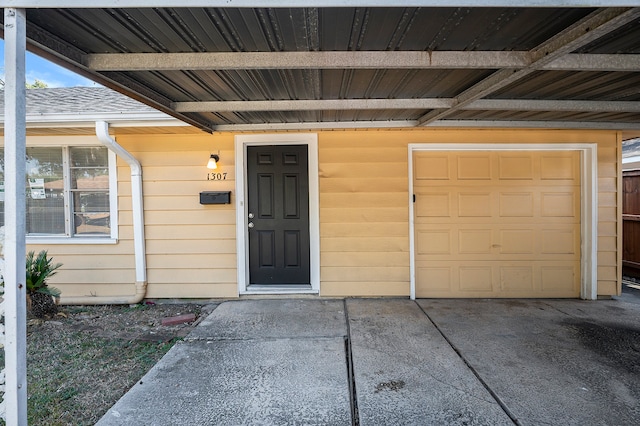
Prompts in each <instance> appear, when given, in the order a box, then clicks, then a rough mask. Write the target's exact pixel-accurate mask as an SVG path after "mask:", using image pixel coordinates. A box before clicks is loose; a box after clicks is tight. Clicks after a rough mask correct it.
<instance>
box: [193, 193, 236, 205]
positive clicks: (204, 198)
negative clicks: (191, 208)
mask: <svg viewBox="0 0 640 426" xmlns="http://www.w3.org/2000/svg"><path fill="white" fill-rule="evenodd" d="M200 204H231V191H202V192H201V193H200Z"/></svg>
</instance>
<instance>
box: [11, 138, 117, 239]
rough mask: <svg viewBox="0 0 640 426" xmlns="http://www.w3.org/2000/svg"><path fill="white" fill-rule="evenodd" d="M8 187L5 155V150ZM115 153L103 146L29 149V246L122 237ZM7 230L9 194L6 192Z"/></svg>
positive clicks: (27, 194)
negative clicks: (118, 218) (119, 232)
mask: <svg viewBox="0 0 640 426" xmlns="http://www.w3.org/2000/svg"><path fill="white" fill-rule="evenodd" d="M0 159H2V161H1V162H0V182H2V190H3V189H4V151H2V152H0ZM115 163H116V159H115V155H114V154H113V153H112V152H111V151H109V150H108V149H107V148H106V147H103V146H100V145H93V146H87V145H80V146H72V145H68V146H67V145H64V146H53V145H47V146H27V148H26V182H25V190H26V194H25V195H26V212H25V213H26V233H27V243H41V242H46V243H65V242H69V243H82V242H88V243H98V242H114V240H115V239H116V238H117V219H116V218H117V206H116V200H117V196H116V194H115V191H116V187H117V179H116V167H115ZM1 194H2V195H1V196H0V204H1V207H2V214H1V216H0V226H4V197H3V196H4V192H2V193H1Z"/></svg>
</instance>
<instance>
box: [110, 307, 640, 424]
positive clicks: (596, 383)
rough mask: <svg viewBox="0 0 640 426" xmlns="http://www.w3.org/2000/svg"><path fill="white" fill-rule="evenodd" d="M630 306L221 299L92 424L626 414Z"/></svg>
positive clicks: (619, 420)
mask: <svg viewBox="0 0 640 426" xmlns="http://www.w3.org/2000/svg"><path fill="white" fill-rule="evenodd" d="M638 401H640V304H636V303H629V302H627V301H624V300H609V301H598V302H585V301H577V300H566V301H559V300H530V301H527V300H419V301H417V302H413V301H410V300H406V299H347V300H335V299H282V300H242V301H231V302H225V303H222V304H221V305H220V306H218V308H216V309H215V310H214V311H213V313H211V314H210V315H209V317H207V318H206V319H205V320H204V321H203V322H201V323H200V324H199V326H198V327H196V328H195V329H194V330H193V332H192V333H191V334H190V335H189V336H188V337H187V338H186V339H185V341H183V342H179V343H178V344H176V345H175V346H174V347H173V348H172V349H171V350H170V351H169V352H168V353H167V355H166V356H165V357H164V358H163V359H162V360H161V361H160V362H159V363H158V364H157V365H156V366H155V367H154V368H153V369H152V370H151V371H149V373H148V374H147V375H146V376H145V377H143V378H142V379H141V380H140V382H139V383H137V384H136V385H135V386H134V387H133V388H132V389H131V390H130V391H129V392H128V393H127V394H126V395H125V396H124V397H123V398H122V399H121V400H120V401H118V402H117V403H116V404H115V405H114V406H113V407H112V408H111V409H110V410H109V411H108V412H107V413H106V414H105V416H104V417H103V418H102V419H101V420H100V422H99V423H98V424H99V425H131V424H135V425H178V424H179V425H183V424H184V425H187V424H188V425H217V424H219V425H350V424H360V425H500V424H504V425H509V424H523V425H540V424H549V425H551V424H562V425H573V424H575V425H607V424H610V425H632V424H637V422H638V419H639V418H640V408H638V407H640V404H638Z"/></svg>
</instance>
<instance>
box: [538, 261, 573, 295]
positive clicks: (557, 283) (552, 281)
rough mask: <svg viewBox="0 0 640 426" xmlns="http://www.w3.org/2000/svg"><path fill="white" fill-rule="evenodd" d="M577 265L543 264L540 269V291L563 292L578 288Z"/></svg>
mask: <svg viewBox="0 0 640 426" xmlns="http://www.w3.org/2000/svg"><path fill="white" fill-rule="evenodd" d="M578 267H579V265H558V266H545V267H544V268H542V269H541V286H542V291H547V292H550V293H563V292H574V291H575V290H579V285H580V283H579V281H578V280H577V277H578Z"/></svg>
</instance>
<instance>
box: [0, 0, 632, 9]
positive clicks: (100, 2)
mask: <svg viewBox="0 0 640 426" xmlns="http://www.w3.org/2000/svg"><path fill="white" fill-rule="evenodd" d="M3 3H4V7H15V8H51V7H56V8H128V7H140V8H147V7H149V8H150V7H220V8H223V7H227V8H229V7H237V8H258V7H265V8H280V7H292V8H295V7H529V8H530V7H614V6H615V7H617V6H620V7H625V6H631V7H633V6H638V5H640V3H639V2H638V1H637V0H528V1H518V0H399V1H393V0H315V1H313V2H311V4H309V2H308V1H306V0H92V1H90V2H88V1H86V0H58V1H55V0H4V1H3Z"/></svg>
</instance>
